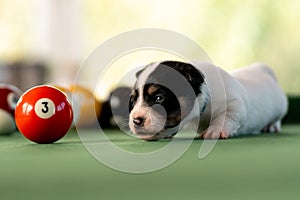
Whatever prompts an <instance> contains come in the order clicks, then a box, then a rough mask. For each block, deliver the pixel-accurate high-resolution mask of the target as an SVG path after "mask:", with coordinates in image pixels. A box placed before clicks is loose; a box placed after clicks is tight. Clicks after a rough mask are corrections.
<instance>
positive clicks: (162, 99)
mask: <svg viewBox="0 0 300 200" xmlns="http://www.w3.org/2000/svg"><path fill="white" fill-rule="evenodd" d="M164 100H165V99H164V97H163V96H162V95H161V94H157V95H155V103H156V104H160V103H162V102H163V101H164Z"/></svg>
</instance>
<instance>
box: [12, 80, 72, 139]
mask: <svg viewBox="0 0 300 200" xmlns="http://www.w3.org/2000/svg"><path fill="white" fill-rule="evenodd" d="M15 120H16V125H17V127H18V129H19V131H20V132H21V133H22V134H23V135H24V136H25V137H26V138H27V139H29V140H31V141H33V142H36V143H53V142H55V141H57V140H59V139H61V138H62V137H64V136H65V135H66V133H67V132H68V130H69V129H70V127H71V124H72V121H73V110H72V106H71V103H70V101H69V100H68V98H67V96H66V95H65V94H64V93H63V92H62V91H60V90H59V89H57V88H55V87H52V86H48V85H41V86H36V87H34V88H31V89H29V90H28V91H26V92H25V93H24V94H23V95H22V96H21V97H20V99H19V101H18V102H17V106H16V110H15Z"/></svg>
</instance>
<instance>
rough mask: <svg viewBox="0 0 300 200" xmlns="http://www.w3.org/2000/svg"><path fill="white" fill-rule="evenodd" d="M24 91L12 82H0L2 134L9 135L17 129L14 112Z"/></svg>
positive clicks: (0, 122)
mask: <svg viewBox="0 0 300 200" xmlns="http://www.w3.org/2000/svg"><path fill="white" fill-rule="evenodd" d="M21 95H22V92H21V90H20V89H18V88H17V87H15V86H13V85H10V84H0V135H7V134H10V133H12V132H14V131H15V130H16V124H15V120H14V113H15V108H16V104H17V101H18V99H19V98H20V96H21Z"/></svg>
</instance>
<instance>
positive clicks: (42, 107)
mask: <svg viewBox="0 0 300 200" xmlns="http://www.w3.org/2000/svg"><path fill="white" fill-rule="evenodd" d="M34 111H35V113H36V114H37V116H39V117H40V118H42V119H48V118H50V117H52V116H53V115H54V114H55V104H54V102H53V101H52V100H51V99H48V98H42V99H39V100H38V101H37V102H36V103H35V105H34Z"/></svg>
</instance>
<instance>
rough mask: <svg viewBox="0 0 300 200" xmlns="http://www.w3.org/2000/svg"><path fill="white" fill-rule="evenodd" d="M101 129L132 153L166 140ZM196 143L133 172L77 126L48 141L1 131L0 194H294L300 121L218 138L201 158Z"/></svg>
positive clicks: (298, 182) (299, 170)
mask: <svg viewBox="0 0 300 200" xmlns="http://www.w3.org/2000/svg"><path fill="white" fill-rule="evenodd" d="M97 131H98V130H90V129H89V130H87V131H86V132H87V134H89V133H91V132H94V133H95V132H97ZM105 133H106V134H107V135H109V138H110V140H111V142H113V143H114V144H116V145H118V146H120V147H121V148H125V149H126V148H128V149H129V150H132V151H134V150H137V151H143V150H149V149H152V148H161V147H162V146H164V145H165V144H166V141H156V142H146V141H143V140H139V139H135V138H132V139H131V138H128V136H127V135H126V136H125V135H124V133H122V132H120V131H118V130H107V131H105ZM202 143H203V140H195V141H193V143H192V145H191V146H190V147H189V148H188V150H187V151H186V152H185V153H184V154H183V156H181V157H180V158H179V159H178V160H177V161H176V162H174V163H173V164H171V165H170V166H168V167H166V168H163V169H160V170H158V171H154V172H150V173H142V174H131V173H124V172H120V171H117V170H114V169H111V168H109V167H107V166H105V165H104V164H102V163H101V162H99V161H98V160H97V159H95V158H94V157H93V156H92V155H91V154H90V153H89V152H88V151H87V150H86V149H85V147H84V145H83V144H82V142H81V140H80V138H79V136H78V134H77V132H76V130H71V131H69V132H68V134H67V135H66V136H65V137H64V138H63V139H61V140H59V141H58V142H56V143H54V144H35V143H33V142H31V141H29V140H27V139H26V138H24V137H23V136H22V135H21V134H20V133H18V132H16V133H14V134H12V135H10V136H0V199H31V200H33V199H72V200H76V199H124V200H126V199H130V200H134V199H137V200H146V199H172V200H177V199H185V200H189V199H205V200H208V199H222V200H224V199H231V200H232V199H249V200H250V199H251V200H252V199H264V200H266V199H272V200H274V199H281V200H282V199H289V200H290V199H299V196H300V124H286V125H284V126H283V130H282V132H281V133H279V134H276V133H269V134H261V135H257V136H244V137H237V138H231V139H227V140H219V141H218V142H217V143H216V146H215V147H214V149H213V150H212V151H211V153H210V154H209V155H208V156H207V157H205V158H204V159H199V158H198V153H199V149H200V146H201V144H202Z"/></svg>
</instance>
